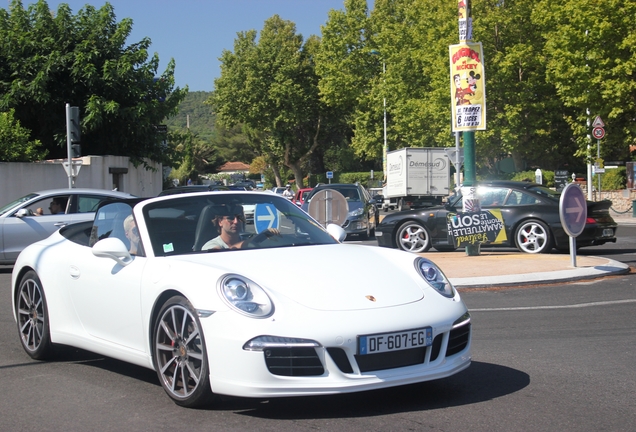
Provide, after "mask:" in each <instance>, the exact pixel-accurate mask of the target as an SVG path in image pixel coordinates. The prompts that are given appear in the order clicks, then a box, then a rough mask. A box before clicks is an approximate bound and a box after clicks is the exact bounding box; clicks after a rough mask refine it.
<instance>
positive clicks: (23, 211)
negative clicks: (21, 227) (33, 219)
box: [15, 209, 33, 218]
mask: <svg viewBox="0 0 636 432" xmlns="http://www.w3.org/2000/svg"><path fill="white" fill-rule="evenodd" d="M25 216H33V212H32V211H31V210H29V209H20V210H18V211H17V212H15V217H18V218H23V217H25Z"/></svg>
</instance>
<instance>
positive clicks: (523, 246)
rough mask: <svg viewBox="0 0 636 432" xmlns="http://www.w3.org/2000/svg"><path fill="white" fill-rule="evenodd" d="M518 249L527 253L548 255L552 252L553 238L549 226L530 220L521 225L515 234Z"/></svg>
mask: <svg viewBox="0 0 636 432" xmlns="http://www.w3.org/2000/svg"><path fill="white" fill-rule="evenodd" d="M515 241H516V243H517V249H519V250H520V251H521V252H526V253H548V252H550V250H552V236H551V234H550V230H549V229H548V227H547V225H546V224H545V223H543V222H541V221H540V220H537V219H529V220H527V221H525V222H523V223H522V224H521V225H519V228H517V231H516V233H515Z"/></svg>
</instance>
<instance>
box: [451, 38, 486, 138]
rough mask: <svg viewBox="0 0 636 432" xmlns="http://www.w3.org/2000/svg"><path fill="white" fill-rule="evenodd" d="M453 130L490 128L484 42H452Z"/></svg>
mask: <svg viewBox="0 0 636 432" xmlns="http://www.w3.org/2000/svg"><path fill="white" fill-rule="evenodd" d="M449 53H450V77H451V83H450V85H451V108H452V116H453V121H452V125H453V132H463V131H475V130H486V76H485V73H484V62H483V61H484V55H483V49H482V46H481V43H479V42H475V43H472V42H467V43H462V44H459V45H451V46H450V47H449Z"/></svg>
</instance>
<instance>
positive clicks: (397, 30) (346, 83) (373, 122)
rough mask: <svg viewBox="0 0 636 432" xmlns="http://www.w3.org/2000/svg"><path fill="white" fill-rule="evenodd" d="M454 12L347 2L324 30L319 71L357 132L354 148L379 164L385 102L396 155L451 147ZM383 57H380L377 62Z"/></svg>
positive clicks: (404, 3) (429, 3)
mask: <svg viewBox="0 0 636 432" xmlns="http://www.w3.org/2000/svg"><path fill="white" fill-rule="evenodd" d="M456 21H457V9H456V5H452V4H449V3H448V2H445V1H443V0H419V1H412V0H391V1H389V0H377V1H376V2H375V9H374V10H373V11H371V12H370V13H369V12H368V10H367V2H366V1H364V0H346V1H345V10H344V11H331V12H330V15H329V20H328V22H327V24H326V25H325V27H324V28H323V37H322V46H321V51H320V54H319V56H318V66H317V70H318V72H319V74H320V76H321V80H320V84H319V85H320V89H321V94H322V95H323V98H324V100H325V101H326V103H328V104H329V105H332V106H334V107H337V108H339V109H340V110H342V111H343V113H345V114H344V116H345V118H347V120H348V122H349V125H350V127H351V129H352V130H353V131H355V134H354V137H353V138H352V143H351V145H352V147H353V149H354V151H355V154H356V155H358V156H359V157H363V158H365V159H374V160H381V155H382V147H383V132H384V124H383V115H384V101H385V100H386V112H387V141H388V146H389V149H390V150H395V149H398V148H402V147H411V146H419V147H422V146H440V145H442V146H445V145H449V144H450V143H451V141H452V140H451V136H450V94H449V81H448V45H450V44H451V43H455V40H454V39H453V38H455V37H456V36H455V35H456V29H454V28H453V26H456ZM375 54H377V55H375Z"/></svg>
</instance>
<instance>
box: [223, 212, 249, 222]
mask: <svg viewBox="0 0 636 432" xmlns="http://www.w3.org/2000/svg"><path fill="white" fill-rule="evenodd" d="M223 219H225V220H226V221H230V222H233V221H234V220H236V219H238V220H239V221H241V222H245V216H243V215H242V214H235V215H234V216H223Z"/></svg>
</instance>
